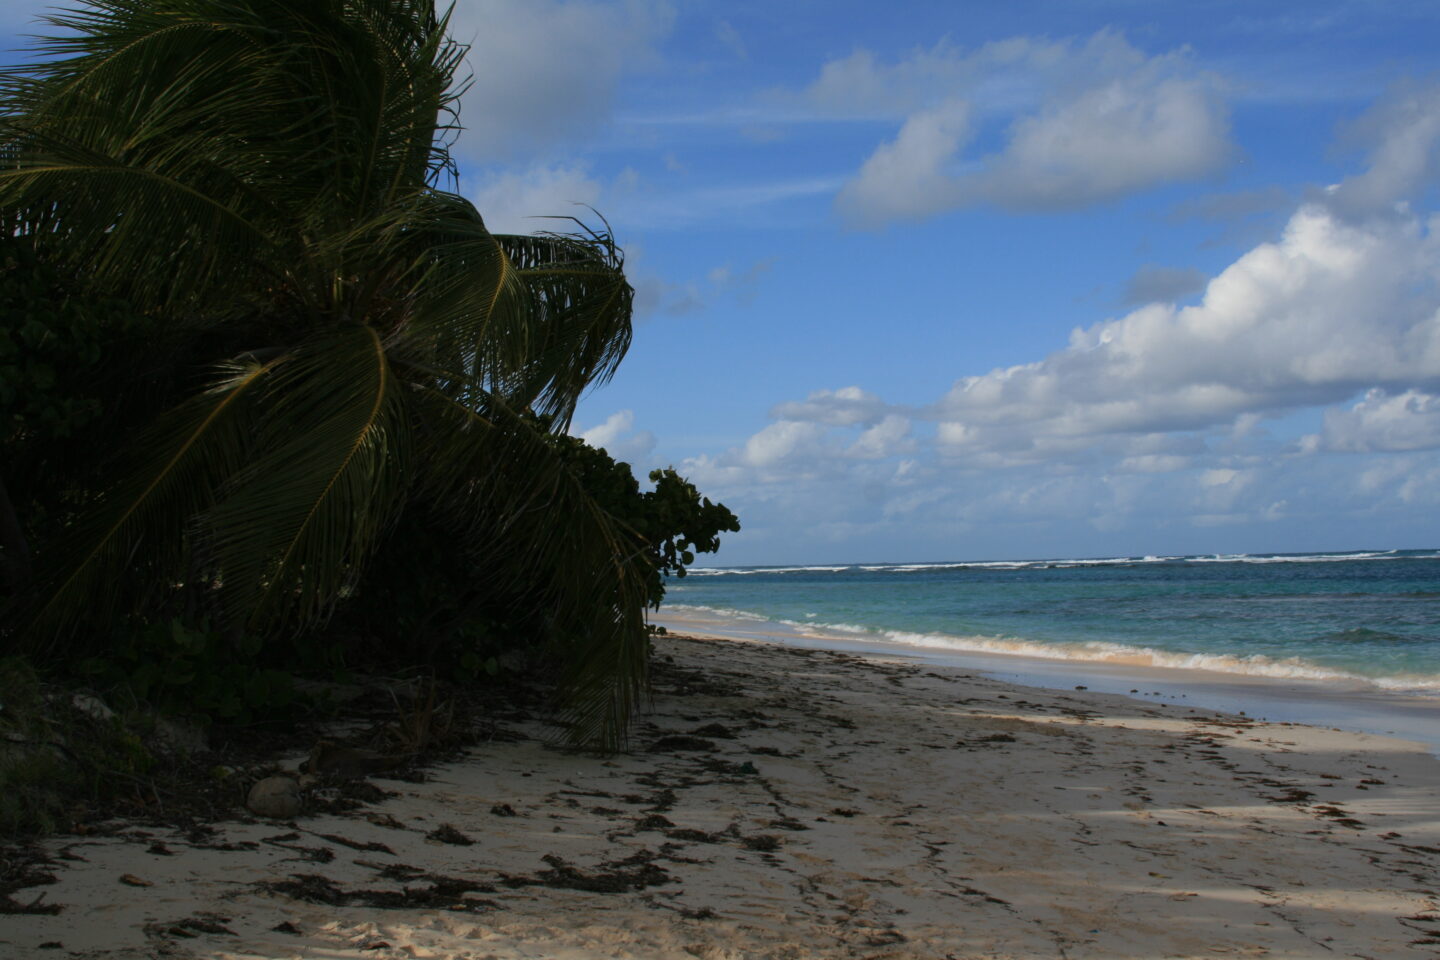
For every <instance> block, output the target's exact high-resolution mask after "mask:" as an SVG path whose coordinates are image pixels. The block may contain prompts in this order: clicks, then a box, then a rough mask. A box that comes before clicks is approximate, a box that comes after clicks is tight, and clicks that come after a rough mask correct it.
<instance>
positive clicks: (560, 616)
mask: <svg viewBox="0 0 1440 960" xmlns="http://www.w3.org/2000/svg"><path fill="white" fill-rule="evenodd" d="M85 3H86V6H85V7H83V8H81V9H80V10H77V11H71V12H67V13H64V14H61V15H56V16H52V17H49V18H47V19H48V21H49V23H50V24H51V25H52V26H54V27H57V28H59V33H58V34H57V36H55V37H52V38H47V39H45V40H44V41H42V42H41V45H40V52H41V54H42V56H41V57H40V58H38V59H37V61H36V62H35V63H33V64H30V65H27V66H24V67H21V68H16V69H11V70H9V71H7V72H5V73H4V74H3V75H0V98H3V101H0V210H3V211H5V212H6V215H7V217H8V218H9V220H10V223H11V227H10V230H9V234H10V236H12V237H14V238H16V240H18V241H20V242H26V243H31V244H34V245H35V247H36V248H37V249H39V250H41V251H43V254H44V256H45V257H46V259H47V260H48V261H49V262H51V263H53V264H55V265H56V266H57V268H58V269H61V270H65V271H69V273H70V274H71V275H72V276H75V277H77V278H79V279H80V282H83V284H84V287H85V289H86V291H87V292H88V293H91V294H94V295H97V296H105V297H122V298H124V299H125V300H127V301H128V302H129V303H131V304H132V305H134V307H135V308H136V310H137V311H138V312H139V313H140V314H141V315H142V316H143V317H144V320H145V325H146V331H147V333H146V336H147V351H149V352H150V354H151V362H152V363H153V364H155V366H157V367H158V368H159V369H161V370H163V371H166V372H167V374H168V376H169V378H170V381H169V383H168V384H167V387H168V394H167V395H173V396H175V397H176V402H174V403H172V404H170V405H169V406H168V408H167V409H164V410H163V412H160V413H159V414H158V415H157V416H155V417H154V418H153V421H151V422H147V423H145V424H143V429H140V430H139V431H138V433H137V434H136V435H135V436H128V437H126V438H125V441H126V446H127V447H128V448H129V449H128V450H127V451H126V452H125V454H124V455H123V456H122V457H120V463H119V464H118V465H117V466H116V467H115V468H114V469H113V471H112V472H110V473H109V474H107V476H111V477H113V481H112V482H109V483H108V484H107V485H106V486H105V487H104V488H103V490H101V491H100V492H99V494H98V495H97V496H96V497H94V498H93V499H94V503H93V504H92V506H91V508H90V509H89V510H88V511H87V512H86V513H85V514H84V516H83V519H82V520H80V521H78V522H77V523H75V524H74V525H73V528H72V530H71V531H70V532H69V534H68V535H67V537H66V538H65V540H64V542H63V543H61V544H59V545H56V546H54V547H52V548H51V549H48V550H46V551H44V552H43V554H42V555H41V556H40V557H39V558H38V559H39V561H40V568H41V572H40V573H38V574H37V580H36V583H37V587H36V591H35V592H36V600H35V602H34V603H33V605H32V609H31V610H30V612H29V614H28V619H27V621H26V626H25V628H24V629H23V631H21V632H20V633H19V634H18V636H19V637H20V642H21V643H22V645H24V646H26V647H27V648H29V649H30V650H32V651H41V650H43V651H47V652H51V653H54V652H74V651H77V650H79V649H81V648H83V646H84V641H82V640H81V639H79V638H80V637H81V634H80V633H78V632H77V628H78V627H81V626H83V625H85V624H95V623H97V622H101V623H103V622H105V619H106V618H108V617H113V616H114V615H116V614H118V613H123V612H133V611H135V610H141V611H143V610H145V609H151V608H153V607H154V605H155V604H157V603H160V602H161V600H162V598H163V596H164V595H166V594H167V593H169V592H171V591H173V587H174V585H175V584H177V583H182V582H188V583H191V584H195V583H205V584H207V585H209V587H210V589H208V590H207V591H206V596H207V597H208V598H209V599H208V600H207V602H208V603H209V604H210V606H211V609H210V611H209V613H210V615H211V616H214V617H217V618H220V619H222V620H224V621H225V622H227V623H229V624H231V625H232V626H234V627H236V628H243V629H245V630H247V631H250V632H255V633H262V634H266V635H270V636H284V635H290V636H293V635H296V634H298V633H299V632H302V631H305V630H308V629H311V628H313V627H315V626H317V625H318V624H321V623H322V622H323V621H324V620H325V618H326V617H327V616H328V614H329V613H330V612H331V610H332V609H333V608H334V606H335V605H336V603H337V601H339V600H340V599H341V598H342V597H344V596H345V595H346V594H347V592H349V591H352V590H354V589H355V588H356V585H357V583H359V582H360V580H361V577H362V575H363V573H364V571H365V568H366V562H367V560H368V559H370V558H371V556H372V555H373V554H374V552H375V550H376V549H377V545H379V544H381V543H382V542H383V541H384V540H385V538H386V537H387V536H395V537H403V536H404V531H403V530H394V529H393V528H394V523H395V520H396V518H397V517H398V516H399V515H400V512H401V510H402V509H403V508H404V507H405V506H406V505H407V504H413V503H416V502H419V501H423V502H425V503H426V504H427V505H429V506H430V507H431V508H433V509H435V510H439V511H442V512H443V513H444V515H445V516H447V517H448V518H449V520H450V522H451V523H452V524H453V527H454V530H455V532H456V536H459V537H469V541H468V542H467V543H466V549H467V550H469V551H472V552H474V553H476V554H478V555H483V556H488V557H491V558H493V559H498V560H500V561H503V562H496V563H493V564H491V567H490V568H491V569H495V570H503V571H505V575H507V576H509V577H512V578H514V580H515V581H516V582H517V583H525V584H526V585H527V586H528V587H529V588H530V589H531V593H532V595H533V596H535V597H537V598H538V601H539V602H543V603H545V604H546V605H547V607H549V608H550V622H551V623H552V624H553V633H554V634H555V636H557V637H559V638H561V639H562V640H563V642H564V644H565V651H566V654H565V656H566V661H567V664H568V666H567V669H566V674H565V675H566V680H565V683H564V689H565V690H566V691H567V693H568V703H569V705H570V713H571V720H572V721H573V724H572V729H573V731H574V734H575V736H576V737H577V738H583V739H599V740H602V741H606V742H610V743H614V742H615V741H617V740H618V739H619V738H620V737H621V736H622V734H623V729H624V723H625V720H626V718H627V716H628V714H629V712H630V710H631V707H632V705H633V703H634V701H635V698H636V696H637V694H638V692H639V691H640V690H641V688H642V685H643V680H644V675H645V665H646V640H645V631H644V616H643V614H644V584H643V581H644V576H643V574H644V571H643V570H641V569H639V568H638V567H637V565H636V562H635V560H634V557H633V556H632V554H633V552H634V551H633V540H632V539H627V538H626V537H625V536H624V532H623V531H622V530H620V529H619V528H618V526H617V524H616V522H615V521H614V520H613V518H611V517H609V516H608V515H606V514H605V512H604V511H603V510H601V509H599V508H598V507H597V506H596V505H595V503H594V502H593V501H592V500H591V499H590V498H589V497H588V496H587V495H586V493H585V491H584V490H583V489H582V488H581V487H580V485H579V484H578V482H577V481H576V479H575V478H574V477H573V476H572V475H571V474H570V473H569V472H567V470H566V469H565V467H564V465H563V463H562V462H561V461H560V460H559V459H558V458H557V457H556V456H555V455H554V451H553V449H552V446H551V445H550V444H548V443H547V442H546V436H545V429H546V428H545V427H542V426H540V425H541V424H553V426H551V427H549V429H554V430H563V429H564V428H565V427H566V425H567V424H568V422H569V418H570V416H571V415H572V413H573V411H574V408H575V404H576V402H577V400H578V399H579V397H580V395H581V392H582V391H583V390H584V389H585V388H586V387H587V386H589V385H591V384H596V383H601V382H604V381H605V380H607V379H608V378H609V377H610V376H611V374H612V373H613V371H614V369H615V366H616V364H617V363H618V362H619V361H620V359H621V357H622V356H623V355H624V353H625V351H626V349H627V347H628V345H629V341H630V313H631V301H632V293H633V292H632V290H631V288H630V286H629V285H628V283H627V282H626V280H625V277H624V273H623V264H622V258H621V254H620V252H619V251H618V250H617V248H616V247H615V245H614V243H613V241H612V238H611V236H610V234H609V233H608V230H605V231H581V232H578V233H574V234H549V235H543V236H534V237H510V236H496V235H492V234H491V233H489V231H487V230H486V228H485V225H484V222H483V220H482V218H481V216H480V215H479V213H478V212H477V211H476V210H475V209H474V207H473V206H472V205H471V204H470V203H469V202H468V201H466V200H465V199H464V198H463V197H461V196H459V195H457V193H455V192H452V191H447V190H445V189H442V187H443V186H445V184H446V183H449V182H453V181H454V177H455V170H454V164H453V162H452V159H451V156H450V154H449V152H448V149H447V146H448V140H449V139H450V135H451V134H452V132H453V131H454V130H455V129H457V126H456V121H457V101H458V98H459V96H460V94H461V92H462V91H463V84H457V83H456V82H455V74H456V71H457V68H458V67H459V65H460V63H461V60H462V58H463V54H464V50H463V48H461V47H459V46H457V45H456V44H455V43H453V42H452V41H450V40H449V39H448V38H447V35H446V25H447V20H448V15H439V16H437V14H436V12H435V9H434V4H433V0H307V2H305V3H294V2H293V0H166V2H164V3H157V2H154V0H85ZM155 357H160V358H161V359H160V360H159V361H156V360H155V359H154V358H155ZM197 371H208V372H207V373H205V374H204V375H203V376H199V375H197ZM626 544H632V546H630V547H627V546H626ZM496 586H497V589H499V588H501V587H503V586H504V584H497V585H496Z"/></svg>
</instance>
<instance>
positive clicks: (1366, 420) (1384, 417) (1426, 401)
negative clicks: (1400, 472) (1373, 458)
mask: <svg viewBox="0 0 1440 960" xmlns="http://www.w3.org/2000/svg"><path fill="white" fill-rule="evenodd" d="M1305 440H1306V441H1309V442H1308V443H1307V444H1306V446H1307V447H1308V448H1311V449H1315V448H1319V449H1325V450H1337V451H1347V452H1353V453H1376V452H1381V451H1395V450H1434V449H1437V448H1440V396H1436V395H1435V394H1433V393H1422V392H1421V391H1418V390H1406V391H1405V392H1403V393H1398V394H1394V395H1391V394H1389V393H1386V392H1385V391H1384V390H1380V389H1374V390H1369V391H1367V392H1366V394H1365V397H1364V399H1362V400H1361V401H1360V402H1358V403H1356V404H1355V405H1354V406H1352V407H1350V408H1349V409H1330V410H1326V411H1325V427H1324V430H1323V432H1322V433H1321V434H1319V435H1318V436H1316V437H1306V438H1305Z"/></svg>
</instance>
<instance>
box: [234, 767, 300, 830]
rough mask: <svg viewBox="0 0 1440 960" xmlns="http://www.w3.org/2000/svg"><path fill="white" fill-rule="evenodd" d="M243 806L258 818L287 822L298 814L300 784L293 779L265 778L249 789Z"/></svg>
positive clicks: (280, 777)
mask: <svg viewBox="0 0 1440 960" xmlns="http://www.w3.org/2000/svg"><path fill="white" fill-rule="evenodd" d="M245 806H246V808H247V809H249V811H250V812H251V813H253V814H255V815H256V816H259V817H270V818H271V819H275V820H288V819H290V818H291V817H293V816H295V815H296V814H298V813H299V812H300V784H298V783H296V782H295V779H294V778H293V777H283V776H275V777H266V778H265V779H264V780H260V781H258V782H256V784H255V786H253V787H251V788H250V794H249V796H248V797H246V799H245Z"/></svg>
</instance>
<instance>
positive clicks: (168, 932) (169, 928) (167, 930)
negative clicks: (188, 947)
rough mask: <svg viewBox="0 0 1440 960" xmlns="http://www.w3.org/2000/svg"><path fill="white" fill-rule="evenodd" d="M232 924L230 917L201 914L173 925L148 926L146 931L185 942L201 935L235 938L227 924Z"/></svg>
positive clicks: (233, 932)
mask: <svg viewBox="0 0 1440 960" xmlns="http://www.w3.org/2000/svg"><path fill="white" fill-rule="evenodd" d="M228 923H230V918H229V917H222V915H219V914H207V913H200V914H194V915H193V917H186V918H184V920H177V921H176V923H171V924H148V925H147V927H145V930H150V931H153V933H158V934H164V936H170V937H181V938H184V940H193V938H194V937H199V936H200V934H220V936H226V937H233V936H235V931H233V930H230V928H229V927H226V925H225V924H228Z"/></svg>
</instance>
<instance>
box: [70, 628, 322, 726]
mask: <svg viewBox="0 0 1440 960" xmlns="http://www.w3.org/2000/svg"><path fill="white" fill-rule="evenodd" d="M263 646H264V644H263V642H262V641H261V640H260V638H258V637H254V636H247V637H242V638H241V639H240V640H239V641H238V642H231V641H229V640H227V639H226V638H224V637H222V636H221V635H220V634H218V633H216V632H214V631H211V630H207V629H203V628H202V629H192V628H189V627H187V626H185V625H184V624H183V623H181V621H179V620H171V621H169V622H166V623H152V624H148V625H144V626H137V627H133V628H130V629H128V630H124V631H122V632H121V633H120V635H119V636H118V637H117V640H116V642H115V643H114V644H113V645H112V646H111V647H110V648H109V649H108V650H107V651H106V653H105V655H104V656H100V657H89V658H86V659H85V660H83V661H81V663H80V673H81V675H82V676H84V677H86V678H87V679H88V680H90V682H92V683H94V684H96V685H97V686H99V687H100V688H101V689H104V690H114V691H117V692H118V693H120V694H122V695H124V696H126V697H129V698H131V699H133V700H134V701H136V702H138V703H140V704H144V705H145V706H146V707H147V708H149V709H150V710H153V711H156V712H158V713H160V714H162V715H165V716H179V717H185V718H187V719H189V720H192V721H195V722H197V723H200V724H201V725H209V724H210V723H214V722H220V723H225V724H233V725H242V726H243V725H246V724H251V723H256V722H262V721H269V722H274V721H277V720H283V719H285V718H286V717H287V716H288V708H289V707H290V706H291V705H292V704H293V703H294V700H295V687H294V681H293V677H292V676H291V673H290V672H289V670H282V669H276V668H274V667H269V666H266V665H265V663H266V661H265V659H264V658H263V656H262V654H263V653H264V652H265V651H264V650H263ZM286 665H287V666H288V667H291V668H294V667H295V666H297V665H296V664H294V663H287V664H286Z"/></svg>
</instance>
